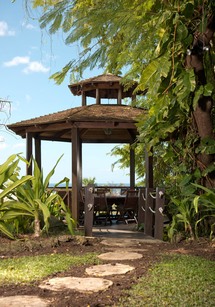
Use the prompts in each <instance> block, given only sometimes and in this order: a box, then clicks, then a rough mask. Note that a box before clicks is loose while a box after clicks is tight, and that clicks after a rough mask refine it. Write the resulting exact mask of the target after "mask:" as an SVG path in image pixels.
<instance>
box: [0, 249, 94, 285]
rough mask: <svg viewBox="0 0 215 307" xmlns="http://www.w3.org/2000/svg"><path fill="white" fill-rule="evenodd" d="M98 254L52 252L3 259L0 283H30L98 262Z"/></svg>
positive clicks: (0, 269)
mask: <svg viewBox="0 0 215 307" xmlns="http://www.w3.org/2000/svg"><path fill="white" fill-rule="evenodd" d="M98 261H99V260H98V258H97V256H96V254H94V253H89V254H86V255H83V256H71V255H67V254H51V255H40V256H28V257H19V258H10V259H2V260H1V261H0V285H2V284H11V283H30V282H32V281H36V280H40V279H42V278H44V277H46V276H48V275H50V274H53V273H57V272H62V271H66V270H67V269H69V268H70V267H71V266H76V265H83V264H89V265H91V264H94V263H95V264H96V263H98Z"/></svg>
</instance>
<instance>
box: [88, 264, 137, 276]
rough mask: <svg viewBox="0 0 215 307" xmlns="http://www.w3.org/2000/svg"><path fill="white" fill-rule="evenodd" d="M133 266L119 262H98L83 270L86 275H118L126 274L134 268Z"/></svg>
mask: <svg viewBox="0 0 215 307" xmlns="http://www.w3.org/2000/svg"><path fill="white" fill-rule="evenodd" d="M134 269H135V268H134V267H132V266H130V265H126V264H121V263H116V264H110V263H109V264H99V265H94V266H91V267H89V268H87V269H86V270H85V271H86V273H87V274H88V275H91V276H109V275H118V274H126V273H127V272H129V271H132V270H134Z"/></svg>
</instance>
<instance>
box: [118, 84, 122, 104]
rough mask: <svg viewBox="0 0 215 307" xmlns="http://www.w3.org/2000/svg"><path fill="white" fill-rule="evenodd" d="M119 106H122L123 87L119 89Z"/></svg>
mask: <svg viewBox="0 0 215 307" xmlns="http://www.w3.org/2000/svg"><path fill="white" fill-rule="evenodd" d="M117 104H122V87H121V86H120V87H119V89H118V97H117Z"/></svg>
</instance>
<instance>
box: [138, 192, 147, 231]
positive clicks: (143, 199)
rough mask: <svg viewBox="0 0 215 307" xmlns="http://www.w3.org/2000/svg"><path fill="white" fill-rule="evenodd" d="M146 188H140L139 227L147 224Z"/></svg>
mask: <svg viewBox="0 0 215 307" xmlns="http://www.w3.org/2000/svg"><path fill="white" fill-rule="evenodd" d="M145 194H146V189H145V188H141V189H140V190H139V202H138V227H141V226H142V225H143V224H145V210H146V209H145V207H146V195H145Z"/></svg>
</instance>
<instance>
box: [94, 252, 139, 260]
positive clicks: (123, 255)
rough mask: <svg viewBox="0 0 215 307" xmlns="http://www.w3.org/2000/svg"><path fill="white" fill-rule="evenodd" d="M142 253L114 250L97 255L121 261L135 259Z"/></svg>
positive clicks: (104, 258) (105, 258) (101, 257)
mask: <svg viewBox="0 0 215 307" xmlns="http://www.w3.org/2000/svg"><path fill="white" fill-rule="evenodd" d="M142 257H143V255H141V254H139V253H135V252H126V251H124V250H123V251H122V250H119V251H115V252H108V253H104V254H100V255H98V258H99V259H102V260H116V261H123V260H135V259H140V258H142Z"/></svg>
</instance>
